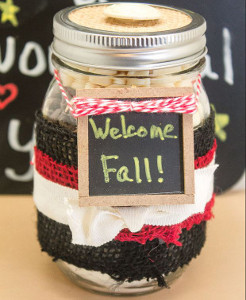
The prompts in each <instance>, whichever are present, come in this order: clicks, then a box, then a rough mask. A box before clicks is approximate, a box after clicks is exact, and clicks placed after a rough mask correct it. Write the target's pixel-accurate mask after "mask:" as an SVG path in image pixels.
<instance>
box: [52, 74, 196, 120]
mask: <svg viewBox="0 0 246 300" xmlns="http://www.w3.org/2000/svg"><path fill="white" fill-rule="evenodd" d="M54 74H55V79H56V81H57V83H58V85H59V88H60V90H61V93H62V95H63V97H64V98H65V100H66V102H67V105H68V107H69V109H70V111H71V113H72V115H73V116H74V117H75V118H78V117H81V116H87V115H100V114H114V113H121V112H141V113H171V112H172V113H182V114H192V113H194V112H196V111H197V102H198V98H199V95H200V92H201V75H199V76H198V78H197V88H196V94H192V95H187V96H182V97H175V98H158V99H152V100H144V101H119V100H110V99H90V98H83V97H73V98H72V99H69V98H68V96H67V93H66V92H65V89H64V87H63V85H62V83H61V80H60V77H59V73H58V71H57V70H55V71H54Z"/></svg>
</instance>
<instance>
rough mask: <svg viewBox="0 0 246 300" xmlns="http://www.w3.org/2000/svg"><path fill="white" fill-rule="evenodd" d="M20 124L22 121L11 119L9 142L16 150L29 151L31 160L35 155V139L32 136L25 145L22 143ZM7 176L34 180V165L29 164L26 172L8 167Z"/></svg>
mask: <svg viewBox="0 0 246 300" xmlns="http://www.w3.org/2000/svg"><path fill="white" fill-rule="evenodd" d="M20 125H21V122H20V121H19V120H17V119H12V120H11V121H10V123H9V128H8V142H9V145H10V147H11V148H12V149H13V150H15V151H18V152H23V153H28V152H29V157H30V161H31V160H32V157H33V145H34V139H33V136H32V138H31V140H30V141H29V142H27V143H26V144H25V145H21V144H20V143H19V139H18V136H20ZM5 176H6V177H7V178H8V179H10V180H15V181H21V182H27V181H30V180H32V178H33V167H32V166H31V165H29V167H28V170H27V171H26V173H24V174H16V171H15V170H14V169H12V168H6V169H5Z"/></svg>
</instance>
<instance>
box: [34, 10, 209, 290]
mask: <svg viewBox="0 0 246 300" xmlns="http://www.w3.org/2000/svg"><path fill="white" fill-rule="evenodd" d="M110 5H111V4H100V5H90V6H83V7H79V8H78V7H76V8H75V7H74V8H69V9H65V10H63V11H61V12H59V13H58V14H57V15H56V16H55V18H54V35H55V38H54V42H53V46H52V49H53V55H52V62H53V65H54V68H55V69H56V70H57V71H58V73H59V77H60V80H61V83H62V85H63V87H64V89H65V91H66V93H67V95H68V96H69V97H70V98H72V97H74V96H75V95H76V91H77V90H78V89H94V88H106V87H107V88H108V87H110V88H124V87H129V88H131V87H132V88H134V87H193V90H194V93H196V89H197V82H196V80H197V77H198V75H199V74H200V73H201V71H202V70H203V68H204V65H205V58H204V56H205V54H206V46H205V40H204V39H205V38H204V32H205V28H206V26H205V20H204V19H203V18H202V17H201V16H199V15H197V14H195V13H192V12H190V11H189V12H188V11H186V10H175V9H173V8H168V7H162V6H155V5H153V6H152V7H153V8H155V9H165V10H167V12H169V11H170V12H171V13H176V14H180V13H181V14H184V15H185V16H186V17H187V16H188V17H189V18H190V23H189V24H188V25H187V24H186V25H185V26H180V27H178V28H172V29H171V31H170V29H169V30H168V31H165V30H163V31H160V30H159V31H158V32H152V31H151V26H156V25H155V24H154V23H153V21H151V22H150V23H149V24H150V25H149V26H150V32H149V33H148V34H146V33H145V32H141V31H140V32H138V33H134V32H133V33H132V32H129V27H128V29H127V30H128V32H116V31H115V27H112V32H111V31H108V29H107V28H106V29H104V30H101V29H100V28H87V27H85V26H84V25H83V24H82V25H81V24H77V23H76V22H75V21H76V20H77V19H76V18H75V19H72V18H70V16H71V14H72V13H73V12H80V11H82V12H84V11H83V10H84V9H86V8H92V9H93V7H96V9H97V8H98V7H99V8H100V9H101V8H104V9H105V8H107V7H108V6H110ZM128 5H129V4H128ZM144 6H145V7H146V5H144ZM116 8H117V7H116ZM139 9H140V11H141V7H140V8H139ZM100 11H101V10H100ZM87 13H88V14H90V13H91V12H90V11H87ZM95 14H97V11H95ZM110 18H111V19H110V24H111V26H116V25H117V26H120V28H121V30H122V26H124V24H128V23H127V22H130V21H129V20H128V21H127V22H125V21H124V22H125V23H124V22H122V20H115V21H114V19H113V18H112V17H110ZM181 19H182V18H181ZM135 21H136V20H133V21H132V22H135ZM145 21H146V20H144V21H142V22H145ZM179 21H180V20H179ZM100 22H101V19H100V20H99V23H100ZM114 22H115V24H114ZM147 22H149V21H147ZM134 24H135V25H134V26H135V28H138V26H139V28H140V27H141V26H142V24H143V23H141V24H140V25H139V24H138V23H134ZM153 24H154V25H153ZM95 26H99V25H95ZM107 26H108V24H107ZM117 26H116V28H117ZM146 26H147V25H145V29H144V31H146ZM147 27H148V26H147ZM154 28H155V27H154ZM153 30H154V29H153ZM81 34H82V35H81ZM83 34H84V35H83ZM157 34H158V36H157ZM170 34H171V35H172V38H170V39H168V37H170ZM192 34H193V37H192V38H191V36H192ZM155 37H157V38H156V39H155ZM114 38H116V39H117V38H118V41H119V40H121V41H120V43H121V46H119V45H118V44H117V42H115V41H114V42H113V39H114ZM124 38H125V40H128V42H124V41H122V39H124ZM149 38H152V40H151V42H150V40H149ZM110 39H112V40H110ZM131 39H132V40H134V39H135V42H134V43H135V44H134V43H132V41H131ZM141 39H146V40H145V42H144V41H143V40H142V42H141ZM146 41H148V42H146ZM103 43H104V44H103ZM127 43H128V44H127ZM102 44H103V45H102ZM127 45H128V46H127ZM170 53H171V54H170ZM193 127H194V135H195V157H203V156H204V155H205V154H206V152H207V151H208V150H209V151H211V149H212V146H213V145H212V144H213V141H214V133H213V130H214V122H213V117H212V112H211V111H210V105H209V100H208V97H207V94H206V91H205V89H204V87H203V85H201V93H200V95H199V99H198V109H197V111H196V112H195V113H194V114H193ZM76 131H77V121H76V119H75V118H74V117H73V115H72V114H71V112H70V110H69V109H68V107H67V102H66V100H65V98H64V97H63V95H62V93H61V90H60V87H59V85H58V83H57V81H56V80H55V79H53V80H52V82H51V84H50V86H49V88H48V91H47V93H46V96H45V100H44V104H43V107H42V111H41V112H39V113H37V126H36V136H37V143H36V151H35V165H36V170H37V172H36V173H37V175H35V183H34V184H35V188H34V201H35V203H36V206H37V209H38V238H39V242H40V244H41V247H42V249H43V250H44V251H46V252H47V253H48V254H49V255H51V256H52V257H54V259H55V260H57V263H58V266H59V267H60V269H61V270H62V271H63V272H64V273H65V274H66V275H67V276H68V277H69V278H70V279H71V280H72V281H73V282H75V283H76V284H78V285H79V286H82V287H84V288H86V289H89V290H92V291H95V292H100V293H104V294H112V295H138V294H145V293H149V292H153V291H157V290H159V289H161V288H163V287H167V286H169V285H170V284H172V282H173V281H174V280H175V279H176V278H178V277H179V276H180V275H181V274H182V272H183V270H184V268H185V266H186V265H188V263H189V262H190V261H191V260H192V259H193V258H195V257H196V256H197V255H199V254H200V251H201V248H202V247H203V245H204V242H205V231H206V221H207V220H208V219H209V217H208V215H207V214H206V217H204V218H203V219H202V218H201V219H200V222H195V221H191V220H193V219H192V218H193V216H194V215H196V213H203V212H204V209H205V204H206V209H207V204H208V200H210V199H207V200H206V203H204V205H203V208H199V209H200V210H198V211H193V213H191V212H190V213H187V214H186V217H184V216H183V217H182V216H181V214H180V213H179V212H180V207H179V208H178V210H177V212H176V221H174V222H173V223H172V224H167V225H166V226H154V227H156V228H155V230H157V229H158V228H159V229H160V230H162V228H163V230H164V229H165V230H167V228H169V229H168V230H170V232H169V234H170V235H173V234H174V232H173V231H172V230H177V231H175V232H178V238H177V242H176V243H169V242H165V240H163V239H162V238H160V236H158V235H156V237H155V236H154V235H155V233H153V232H152V231H151V230H152V229H153V228H154V227H151V229H150V228H149V227H148V230H150V231H149V232H148V234H147V235H148V238H146V239H145V241H144V242H143V241H141V242H139V241H136V240H134V238H133V239H132V240H129V239H128V240H127V239H125V240H124V239H123V240H122V239H119V238H118V239H117V238H114V237H113V238H112V240H108V241H107V242H105V243H103V242H102V243H101V244H100V245H95V244H93V243H91V244H89V243H88V244H76V243H74V242H73V237H72V235H73V232H71V231H72V229H71V223H69V222H68V221H67V219H66V218H67V215H69V217H71V215H72V214H73V213H74V211H73V212H72V211H71V210H70V208H71V206H69V205H68V206H66V205H67V201H68V200H67V199H68V198H71V199H73V201H74V203H73V205H74V206H73V207H76V206H78V202H77V200H76V199H75V198H76V197H75V195H76V194H75V192H74V191H75V190H76V187H75V185H74V184H75V183H74V181H76V180H77V179H76V178H75V179H74V177H73V178H72V179H71V178H70V177H72V175H71V174H72V172H73V171H74V170H75V169H76V168H77V164H76V162H74V161H75V160H76V155H77V152H76V151H77V149H76V147H77V145H76ZM208 131H211V132H210V138H209V142H206V146H201V145H200V144H202V143H203V140H204V139H203V136H202V134H203V133H204V132H208ZM196 136H197V140H196ZM207 140H208V139H207ZM58 144H59V145H58ZM196 144H197V145H198V146H196ZM201 148H202V150H201ZM197 149H198V150H197ZM40 157H42V159H43V161H44V160H45V159H46V160H48V161H49V162H48V164H46V165H45V163H44V162H43V161H42V162H40V161H41V160H42V159H40V161H39V158H40ZM55 163H58V165H59V166H58V169H59V170H58V169H56V175H54V176H53V177H52V176H51V177H50V175H49V174H50V171H49V168H50V166H51V165H52V164H55ZM67 165H69V168H70V169H69V172H70V173H67V175H66V176H67V177H69V178H70V179H69V180H70V181H69V183H68V181H67V179H66V178H65V175H64V173H62V171H61V169H62V168H63V167H64V166H67ZM56 168H57V167H56ZM72 168H73V169H72ZM71 170H72V171H71ZM40 174H41V175H42V176H43V178H42V179H40V178H39V176H40ZM57 174H58V175H57ZM57 177H58V179H57ZM44 178H46V179H49V180H50V181H53V182H56V183H58V184H61V185H63V186H65V187H66V190H64V191H63V190H59V191H58V190H57V191H56V190H55V188H54V190H52V191H51V193H54V194H57V195H58V194H59V193H60V194H62V193H63V194H62V195H63V196H59V197H60V198H59V197H58V196H55V197H54V198H56V199H58V198H59V201H58V200H54V201H53V200H52V196H50V198H51V199H50V200H48V198H47V197H46V199H43V198H44V197H45V195H46V194H47V193H46V194H45V192H43V198H42V195H41V194H42V193H41V192H42V188H41V187H40V185H42V182H43V181H42V180H44ZM211 178H212V179H211V180H212V181H213V173H211ZM71 182H72V183H71ZM43 184H44V185H45V184H46V183H44V182H43ZM210 185H211V184H210ZM72 187H73V190H72ZM74 187H75V188H74ZM49 188H51V187H50V186H48V185H47V190H48V189H49ZM210 190H212V188H211V187H210ZM40 191H41V192H40ZM210 194H211V193H210ZM40 195H41V196H40ZM211 196H212V195H210V196H208V197H211ZM48 201H50V202H49V203H48ZM52 201H53V202H54V203H53V202H52ZM58 202H59V203H58ZM180 206H182V205H180ZM183 207H185V205H184V206H183ZM104 209H105V210H106V209H107V210H109V211H110V212H111V213H115V211H114V208H113V207H112V208H102V210H104ZM132 209H134V208H132ZM95 210H97V208H94V212H93V213H92V212H91V211H90V212H88V211H87V215H84V217H83V218H84V219H83V220H82V223H84V225H83V226H85V227H86V226H87V227H89V226H90V225H88V224H93V220H92V221H91V219H93V218H94V217H93V216H94V213H95ZM181 210H182V208H181ZM184 210H186V209H185V208H184ZM75 211H76V209H75ZM204 213H205V212H204ZM89 214H90V216H89ZM174 214H175V213H174ZM179 214H180V215H179ZM65 215H66V216H65ZM64 216H65V217H64ZM73 216H74V215H73ZM204 216H205V215H204ZM88 218H91V219H90V223H88V224H87V225H86V224H85V223H86V222H87V220H89V219H88ZM182 218H183V219H182ZM177 220H179V221H177ZM187 220H188V221H187ZM106 221H107V220H106V218H105V222H106ZM182 222H183V223H182ZM184 222H187V223H189V222H191V223H192V222H193V223H192V225H189V226H188V225H185V226H186V227H182V226H183V225H182V226H181V225H180V224H186V223H184ZM189 224H190V223H189ZM80 225H81V224H80ZM80 225H79V224H77V225H76V224H75V227H76V226H77V227H78V228H76V229H74V227H73V230H75V231H76V230H77V231H80V229H79V226H80ZM142 225H143V227H144V225H146V224H142ZM179 225H180V227H178V226H179ZM157 227H158V228H157ZM86 230H87V234H88V235H89V234H90V232H91V231H90V228H89V229H88V228H87V229H85V231H86ZM122 230H123V231H124V230H125V229H124V228H122ZM141 230H142V229H141ZM146 230H147V229H146ZM123 231H122V232H123ZM144 234H146V232H145V233H143V235H144ZM136 235H137V233H136ZM105 236H106V233H105ZM116 236H117V237H118V235H117V234H116ZM87 238H88V236H87ZM102 239H103V238H102ZM166 239H167V240H168V234H167V233H166ZM88 240H90V238H88V239H87V241H88ZM104 241H106V238H105V240H104Z"/></svg>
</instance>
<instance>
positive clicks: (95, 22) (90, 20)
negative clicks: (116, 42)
mask: <svg viewBox="0 0 246 300" xmlns="http://www.w3.org/2000/svg"><path fill="white" fill-rule="evenodd" d="M68 18H69V19H70V21H71V22H73V23H75V24H77V25H80V26H84V27H88V28H93V29H98V30H105V31H111V32H112V31H114V32H158V31H166V30H173V29H178V28H181V27H184V26H186V25H188V24H190V23H191V21H192V19H191V17H190V16H188V15H187V14H185V13H183V12H180V11H177V10H174V9H171V8H164V7H163V8H162V7H154V6H151V5H147V4H137V3H119V4H113V5H109V4H107V5H100V6H89V7H80V8H78V9H75V10H73V11H72V12H70V14H69V16H68Z"/></svg>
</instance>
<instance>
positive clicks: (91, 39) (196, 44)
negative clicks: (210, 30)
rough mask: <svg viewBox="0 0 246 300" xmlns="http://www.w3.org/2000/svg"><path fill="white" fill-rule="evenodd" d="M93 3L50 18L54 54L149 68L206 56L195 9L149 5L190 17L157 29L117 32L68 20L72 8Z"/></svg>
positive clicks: (108, 65)
mask: <svg viewBox="0 0 246 300" xmlns="http://www.w3.org/2000/svg"><path fill="white" fill-rule="evenodd" d="M112 4H113V3H109V4H105V3H102V4H96V5H86V6H76V7H75V6H74V7H69V8H66V9H63V10H61V11H59V12H58V13H57V14H56V15H55V17H54V21H53V33H54V40H53V44H52V51H53V53H54V54H55V55H56V56H57V57H58V58H60V59H62V60H65V61H68V62H70V63H75V64H79V65H84V66H89V67H96V68H105V69H117V70H148V69H158V68H164V67H173V66H177V65H183V64H187V63H192V62H195V61H198V60H199V59H201V58H202V57H204V56H205V55H206V52H207V48H206V37H205V31H206V21H205V19H204V18H203V17H202V16H201V15H199V14H197V13H194V12H191V11H189V10H185V9H176V8H171V7H167V6H160V5H152V4H151V6H152V7H154V8H158V9H160V8H165V9H168V10H172V11H176V12H179V13H180V12H181V13H183V14H186V15H187V16H188V17H190V18H191V21H190V23H189V24H188V25H186V26H183V27H180V28H177V29H171V30H165V31H156V32H148V33H146V32H141V33H139V32H138V33H134V32H116V31H107V30H100V29H93V28H89V27H85V26H81V25H78V24H76V23H74V22H72V21H71V20H70V19H69V14H70V13H71V12H73V11H74V10H78V9H82V8H83V9H84V8H86V7H89V6H99V5H100V6H101V5H103V6H105V5H112Z"/></svg>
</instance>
